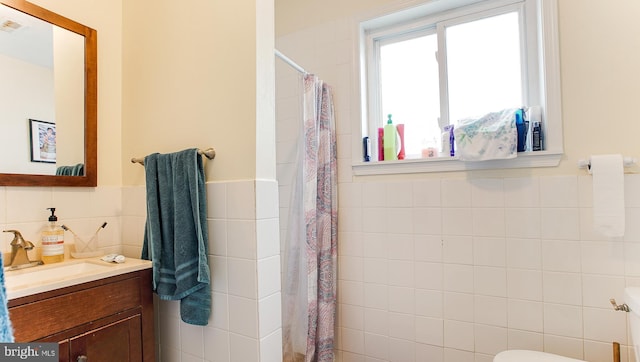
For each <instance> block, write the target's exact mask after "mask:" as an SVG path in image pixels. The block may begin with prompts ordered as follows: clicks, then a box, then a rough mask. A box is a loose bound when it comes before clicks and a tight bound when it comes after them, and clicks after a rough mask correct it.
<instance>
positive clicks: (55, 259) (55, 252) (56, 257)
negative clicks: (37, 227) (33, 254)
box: [42, 207, 64, 264]
mask: <svg viewBox="0 0 640 362" xmlns="http://www.w3.org/2000/svg"><path fill="white" fill-rule="evenodd" d="M47 210H51V216H49V222H48V223H47V225H46V226H45V227H44V229H43V230H42V261H43V262H44V263H45V264H51V263H59V262H61V261H63V260H64V230H63V229H62V228H61V227H60V226H59V225H58V224H57V221H58V217H57V216H56V215H55V212H56V209H55V207H50V208H47Z"/></svg>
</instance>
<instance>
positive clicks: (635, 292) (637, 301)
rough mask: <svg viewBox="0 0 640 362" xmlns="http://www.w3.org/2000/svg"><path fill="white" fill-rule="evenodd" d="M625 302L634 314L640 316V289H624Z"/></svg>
mask: <svg viewBox="0 0 640 362" xmlns="http://www.w3.org/2000/svg"><path fill="white" fill-rule="evenodd" d="M624 302H625V304H626V305H628V306H629V309H631V311H632V312H634V313H636V314H640V287H627V288H624Z"/></svg>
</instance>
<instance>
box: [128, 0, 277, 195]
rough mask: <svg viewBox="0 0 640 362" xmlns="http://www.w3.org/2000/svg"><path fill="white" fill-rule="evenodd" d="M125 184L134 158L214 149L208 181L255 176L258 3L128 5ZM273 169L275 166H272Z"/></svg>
mask: <svg viewBox="0 0 640 362" xmlns="http://www.w3.org/2000/svg"><path fill="white" fill-rule="evenodd" d="M124 14H125V17H124V23H123V28H124V40H123V49H124V54H123V55H124V57H123V64H124V71H123V79H124V83H123V92H122V98H123V135H122V140H123V141H122V142H123V147H122V149H123V155H122V158H121V162H122V168H123V172H124V178H123V183H124V184H125V185H132V184H143V183H144V171H143V168H142V167H140V166H136V165H131V164H129V163H128V162H129V161H128V160H129V159H130V158H131V157H132V156H135V157H142V156H145V155H148V154H150V153H153V152H160V153H165V152H173V151H178V150H181V149H185V148H191V147H199V148H206V147H214V148H215V149H216V151H217V155H216V158H215V160H214V161H208V162H206V165H205V169H206V173H207V180H208V181H211V180H232V179H253V178H255V176H256V61H255V59H256V2H254V1H251V2H246V1H243V2H219V1H218V2H211V1H197V2H196V4H193V6H184V4H183V3H181V2H175V1H171V2H170V1H163V2H162V3H161V5H159V4H158V2H157V1H151V0H140V1H126V2H124ZM273 164H274V166H273V167H274V168H275V161H273Z"/></svg>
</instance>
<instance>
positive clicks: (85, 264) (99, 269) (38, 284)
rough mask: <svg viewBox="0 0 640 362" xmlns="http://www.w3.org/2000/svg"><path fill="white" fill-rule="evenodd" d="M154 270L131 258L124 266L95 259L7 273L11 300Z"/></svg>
mask: <svg viewBox="0 0 640 362" xmlns="http://www.w3.org/2000/svg"><path fill="white" fill-rule="evenodd" d="M150 267H151V262H150V261H148V260H140V259H133V258H127V259H126V261H125V262H124V263H122V264H115V263H107V262H105V261H102V260H100V258H94V259H71V260H69V261H64V262H62V263H55V264H48V265H41V266H34V267H31V268H26V269H18V270H5V272H4V275H5V286H6V289H7V299H9V300H11V299H14V298H19V297H24V296H27V295H31V294H35V293H41V292H46V291H49V290H53V289H58V288H63V287H67V286H70V285H75V284H80V283H85V282H90V281H93V280H97V279H102V278H107V277H110V276H114V275H119V274H124V273H129V272H132V271H136V270H141V269H147V268H150Z"/></svg>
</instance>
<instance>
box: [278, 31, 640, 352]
mask: <svg viewBox="0 0 640 362" xmlns="http://www.w3.org/2000/svg"><path fill="white" fill-rule="evenodd" d="M350 24H351V23H350V21H349V20H344V21H337V22H333V23H331V24H325V25H320V26H318V27H314V28H309V29H306V30H305V31H302V32H300V33H294V34H289V35H286V36H283V37H281V38H279V39H277V40H276V43H277V47H278V49H279V50H281V51H283V52H284V53H285V54H287V55H289V56H291V57H292V58H293V59H296V60H297V61H298V62H299V63H300V64H302V65H303V66H304V67H305V68H306V69H309V70H311V71H313V72H315V73H316V74H318V75H319V76H320V77H321V78H323V79H324V80H325V81H327V82H328V83H329V84H331V85H333V86H334V97H335V101H336V117H337V133H338V136H339V138H340V139H342V141H341V142H340V143H339V146H340V147H349V149H347V150H340V151H339V159H338V171H339V208H340V209H339V241H338V243H339V259H340V262H339V265H340V268H339V274H338V278H339V279H340V283H339V286H338V294H339V305H340V314H339V320H338V326H339V331H338V333H337V336H338V338H339V339H340V340H339V341H337V345H338V348H337V349H338V350H337V358H338V361H343V362H345V361H394V360H406V361H434V362H440V361H446V362H465V361H475V362H478V361H487V362H488V361H491V360H492V358H493V355H494V354H495V353H497V352H498V351H500V350H504V349H507V348H511V349H514V348H524V349H532V350H540V351H543V350H544V351H550V352H553V353H558V354H562V355H566V356H571V357H575V358H581V359H587V360H588V361H592V362H596V361H604V360H610V354H611V342H613V341H617V342H619V343H621V344H622V352H623V361H629V360H630V359H629V357H630V355H631V354H632V351H631V349H629V348H628V347H627V346H628V343H629V341H628V338H629V336H628V332H627V330H628V327H627V322H626V318H625V315H624V314H623V313H614V312H613V311H612V310H611V306H610V305H609V298H616V300H618V301H620V300H622V293H623V289H624V287H625V286H627V285H640V278H639V277H640V243H639V242H640V223H638V222H637V220H639V219H640V175H634V174H628V175H625V205H626V215H627V216H626V228H627V229H626V232H625V237H624V238H623V240H607V239H606V238H603V237H602V236H600V235H598V234H596V233H595V232H594V231H593V229H592V227H591V225H592V212H593V210H592V205H593V201H592V195H591V192H592V183H591V176H589V175H581V176H576V175H553V176H540V177H538V176H536V177H529V176H524V177H502V178H501V177H493V178H489V177H485V178H483V177H473V176H474V175H472V174H469V175H466V177H459V176H458V175H456V176H455V177H452V176H449V174H437V175H433V174H431V175H425V176H424V177H421V176H420V175H411V176H407V177H403V176H385V177H374V178H368V177H361V176H359V177H353V175H352V173H351V152H360V148H359V145H357V146H358V147H355V146H353V145H350V144H349V142H346V141H344V139H345V137H350V136H351V133H352V131H358V130H352V128H351V124H352V123H351V122H352V119H353V117H357V115H358V111H357V110H354V109H353V107H354V106H353V105H354V103H353V102H354V99H351V94H353V93H352V87H353V84H357V79H354V76H353V75H351V74H347V75H346V76H343V77H341V76H339V75H343V73H341V72H340V71H339V70H338V69H341V70H342V69H344V66H345V63H346V66H347V67H350V66H351V63H350V61H351V59H355V58H354V57H353V51H352V50H351V49H349V48H345V47H344V46H339V45H344V43H345V42H350V41H351V37H352V35H353V34H354V33H353V32H351V31H344V29H345V28H346V27H349V26H350ZM320 43H321V44H322V46H321V47H320V45H319V44H320ZM327 44H333V45H334V46H329V47H327ZM314 48H318V49H320V48H321V49H322V51H321V52H320V51H312V49H314ZM308 52H309V53H308ZM312 54H313V55H312ZM276 76H277V79H278V82H279V81H280V79H281V77H283V78H284V79H285V80H284V81H283V83H284V82H286V80H291V79H292V78H295V77H296V74H295V71H292V70H291V69H290V68H288V67H287V66H286V65H284V64H279V65H278V67H277V69H276ZM347 82H351V85H349V84H348V83H347ZM346 83H347V84H346ZM296 90H297V91H299V88H298V89H296ZM287 92H289V93H287V96H288V97H291V96H292V95H291V93H290V91H287ZM285 98H286V97H285ZM299 104H300V101H299V99H296V102H288V101H287V99H283V100H282V101H280V100H278V104H277V108H282V109H281V110H279V112H282V113H283V114H287V115H288V116H292V115H295V114H296V112H295V111H294V110H293V109H291V110H286V109H287V108H288V107H299ZM277 121H278V125H277V127H278V133H279V132H280V130H281V129H282V132H284V133H285V134H288V133H287V132H288V131H287V130H286V129H288V128H291V127H292V126H295V127H297V126H298V123H297V122H298V120H297V119H296V118H295V117H293V118H291V117H289V118H285V117H283V118H282V119H281V118H280V117H278V119H277ZM287 122H289V123H287ZM345 144H346V146H345ZM278 162H279V168H278V172H279V174H278V178H279V179H280V175H282V177H283V181H284V183H285V184H286V180H287V175H289V174H290V173H291V171H287V166H290V164H287V162H290V161H289V160H286V159H283V160H278ZM280 190H281V191H283V188H282V187H281V188H280ZM282 198H283V196H282V195H281V199H282ZM285 214H286V206H285V205H281V214H280V215H281V217H280V218H281V220H282V219H283V216H284V215H285ZM281 230H283V225H282V224H281ZM411 243H412V246H411ZM399 316H401V318H400V317H399ZM394 317H395V319H394ZM362 318H364V323H361V320H362ZM361 324H363V325H362V326H361ZM411 325H413V327H414V328H415V330H414V333H408V332H406V331H404V332H402V333H401V332H400V331H399V327H400V326H403V327H404V328H409V327H410V326H411ZM409 346H413V347H412V348H410V347H409Z"/></svg>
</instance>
